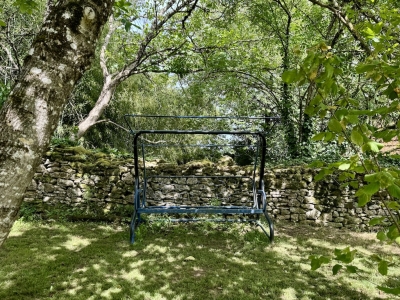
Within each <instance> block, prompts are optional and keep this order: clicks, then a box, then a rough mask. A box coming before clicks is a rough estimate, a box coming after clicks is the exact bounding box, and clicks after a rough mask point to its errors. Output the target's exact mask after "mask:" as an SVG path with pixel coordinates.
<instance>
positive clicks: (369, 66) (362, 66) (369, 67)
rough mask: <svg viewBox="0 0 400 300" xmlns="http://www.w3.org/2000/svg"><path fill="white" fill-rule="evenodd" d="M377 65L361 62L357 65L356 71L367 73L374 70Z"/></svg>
mask: <svg viewBox="0 0 400 300" xmlns="http://www.w3.org/2000/svg"><path fill="white" fill-rule="evenodd" d="M375 67H376V65H375V64H361V63H360V64H359V65H358V66H357V67H356V72H357V73H359V74H361V73H365V72H369V71H372V70H374V69H375Z"/></svg>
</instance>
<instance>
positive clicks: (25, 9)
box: [14, 0, 39, 14]
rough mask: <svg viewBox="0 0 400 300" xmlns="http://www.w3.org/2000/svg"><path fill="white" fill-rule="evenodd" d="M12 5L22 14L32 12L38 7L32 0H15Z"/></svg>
mask: <svg viewBox="0 0 400 300" xmlns="http://www.w3.org/2000/svg"><path fill="white" fill-rule="evenodd" d="M14 6H15V7H17V8H18V9H19V11H20V12H21V13H23V14H32V13H33V12H34V11H35V10H37V9H38V8H39V5H38V4H37V2H36V1H34V0H15V1H14Z"/></svg>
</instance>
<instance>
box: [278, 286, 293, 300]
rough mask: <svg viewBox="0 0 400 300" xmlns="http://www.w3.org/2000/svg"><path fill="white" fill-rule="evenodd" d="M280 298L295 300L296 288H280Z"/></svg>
mask: <svg viewBox="0 0 400 300" xmlns="http://www.w3.org/2000/svg"><path fill="white" fill-rule="evenodd" d="M280 299H282V300H295V299H297V297H296V290H295V289H293V288H287V289H284V290H282V295H281V297H280Z"/></svg>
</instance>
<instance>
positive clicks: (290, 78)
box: [282, 70, 301, 83]
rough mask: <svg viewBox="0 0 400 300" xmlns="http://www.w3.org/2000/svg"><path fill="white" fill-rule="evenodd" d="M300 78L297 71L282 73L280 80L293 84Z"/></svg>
mask: <svg viewBox="0 0 400 300" xmlns="http://www.w3.org/2000/svg"><path fill="white" fill-rule="evenodd" d="M300 78H301V76H299V73H298V71H297V70H288V71H285V72H283V74H282V80H283V81H284V82H286V83H293V82H296V81H298V80H299V79H300Z"/></svg>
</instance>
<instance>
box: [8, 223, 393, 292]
mask: <svg viewBox="0 0 400 300" xmlns="http://www.w3.org/2000/svg"><path fill="white" fill-rule="evenodd" d="M277 228H278V231H277V236H276V242H275V243H274V244H273V245H270V244H269V243H268V240H267V239H266V237H265V236H264V235H263V234H262V233H261V232H260V231H259V230H258V229H257V228H256V227H252V226H250V225H242V224H210V223H203V224H178V225H171V224H162V223H153V224H148V225H145V226H143V225H142V226H141V227H140V228H139V231H138V235H137V242H136V243H135V245H130V244H129V243H128V239H129V237H128V227H127V226H125V225H123V226H122V225H111V224H99V223H79V222H77V223H61V224H56V223H55V222H52V223H48V222H47V223H46V222H24V221H21V220H20V221H18V222H17V223H16V224H15V226H14V227H13V230H12V232H11V234H10V236H9V238H8V239H7V241H6V242H5V243H4V245H3V247H2V248H0V299H7V300H12V299H18V300H21V299H202V300H204V299H246V300H247V299H363V300H364V299H385V298H386V299H393V297H389V296H387V295H385V294H384V293H382V292H379V291H378V290H377V289H376V287H375V285H376V284H384V285H388V286H391V287H395V286H400V279H399V278H400V266H399V265H400V264H399V256H400V251H399V248H396V247H394V246H388V245H381V244H379V243H377V242H375V238H374V235H373V234H367V233H352V232H347V231H339V230H334V229H327V228H315V227H314V228H313V227H305V226H298V225H285V224H281V225H279V224H278V226H277ZM348 245H351V246H352V247H354V248H356V249H357V250H358V252H359V253H358V255H357V257H358V258H357V260H356V263H355V264H356V266H357V267H358V268H360V269H364V270H365V274H363V275H362V276H361V275H357V274H344V273H340V274H338V275H336V276H333V275H332V272H331V268H332V265H333V264H331V265H329V266H328V265H324V266H323V267H322V268H320V269H319V270H317V271H311V270H310V262H309V260H308V256H309V255H311V254H316V255H330V254H331V253H332V251H331V250H330V249H331V248H335V247H338V248H341V247H342V248H344V247H345V246H348ZM371 254H378V255H381V256H383V257H386V258H389V257H394V258H393V259H394V265H393V266H391V268H390V269H389V276H387V277H383V276H380V275H379V273H378V272H377V270H376V268H374V265H373V264H372V262H371V260H370V259H369V258H368V257H369V256H370V255H371Z"/></svg>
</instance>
